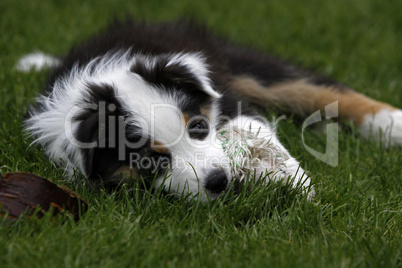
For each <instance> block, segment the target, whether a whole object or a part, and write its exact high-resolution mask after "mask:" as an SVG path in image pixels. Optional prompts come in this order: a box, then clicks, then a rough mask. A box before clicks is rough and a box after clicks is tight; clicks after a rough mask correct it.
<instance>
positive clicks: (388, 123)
mask: <svg viewBox="0 0 402 268" xmlns="http://www.w3.org/2000/svg"><path fill="white" fill-rule="evenodd" d="M359 128H360V131H361V132H362V134H363V135H364V136H366V137H370V136H372V137H374V138H375V139H376V140H378V141H379V142H381V143H383V144H384V145H385V146H387V147H388V146H389V145H391V146H402V110H391V109H383V110H381V111H379V112H378V113H376V114H374V115H371V114H368V115H366V116H365V117H364V121H363V123H362V124H361V126H360V127H359Z"/></svg>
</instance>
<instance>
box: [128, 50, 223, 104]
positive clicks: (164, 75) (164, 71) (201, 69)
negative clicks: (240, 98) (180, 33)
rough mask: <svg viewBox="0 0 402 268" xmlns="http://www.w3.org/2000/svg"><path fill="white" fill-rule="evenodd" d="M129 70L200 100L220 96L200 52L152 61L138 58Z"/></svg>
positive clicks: (150, 81) (153, 82)
mask: <svg viewBox="0 0 402 268" xmlns="http://www.w3.org/2000/svg"><path fill="white" fill-rule="evenodd" d="M130 70H131V72H133V73H136V74H138V75H139V76H141V77H142V78H143V79H144V80H145V81H147V82H148V83H150V84H153V85H156V86H163V87H164V88H165V89H167V90H171V89H175V90H181V91H182V92H184V93H186V94H189V95H192V96H194V97H196V98H197V99H199V100H200V102H203V101H204V100H207V99H215V98H219V97H220V96H221V94H220V93H218V92H217V91H215V90H214V89H213V88H212V86H211V81H210V79H209V77H208V74H209V70H208V66H207V64H206V63H205V60H204V58H203V57H202V55H201V54H196V53H185V54H184V53H183V54H182V53H180V54H176V55H166V56H164V57H160V58H157V59H155V60H154V62H152V63H149V62H142V61H140V60H138V61H137V62H136V63H135V64H134V65H133V66H132V67H131V69H130Z"/></svg>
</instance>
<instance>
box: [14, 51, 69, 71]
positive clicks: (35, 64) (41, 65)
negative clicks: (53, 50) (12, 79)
mask: <svg viewBox="0 0 402 268" xmlns="http://www.w3.org/2000/svg"><path fill="white" fill-rule="evenodd" d="M60 63H61V61H60V60H59V59H58V58H56V57H53V56H51V55H47V54H44V53H42V52H35V53H31V54H27V55H25V56H24V57H22V58H21V59H20V60H19V61H18V63H17V66H16V68H17V70H18V71H20V72H29V71H30V70H32V69H34V70H36V71H40V70H42V69H45V68H50V67H57V66H58V65H60Z"/></svg>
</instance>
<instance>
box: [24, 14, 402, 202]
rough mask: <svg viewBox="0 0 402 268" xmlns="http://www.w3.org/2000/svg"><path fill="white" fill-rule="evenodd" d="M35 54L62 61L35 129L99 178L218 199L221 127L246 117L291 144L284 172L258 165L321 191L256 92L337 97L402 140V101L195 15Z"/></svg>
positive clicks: (314, 107)
mask: <svg viewBox="0 0 402 268" xmlns="http://www.w3.org/2000/svg"><path fill="white" fill-rule="evenodd" d="M35 65H36V66H39V65H50V66H52V67H54V69H53V71H52V72H51V75H50V77H49V79H48V81H47V83H46V86H45V89H44V92H43V93H42V94H41V95H40V96H39V97H37V99H36V103H35V104H34V105H33V106H32V107H31V108H30V110H29V118H28V119H27V120H26V121H25V129H26V130H27V131H28V132H29V133H30V134H31V135H32V136H33V137H34V139H35V142H36V143H38V144H40V145H42V146H43V148H44V151H45V152H46V154H47V155H48V156H49V157H50V159H52V160H53V161H56V162H58V163H60V164H62V165H64V166H65V167H67V169H68V170H74V169H78V170H80V171H81V172H82V173H83V174H84V175H85V176H86V177H87V178H88V179H89V180H91V181H92V182H102V183H104V184H106V185H115V184H118V183H120V182H121V181H122V180H125V181H130V180H134V179H137V178H142V179H143V180H145V181H147V180H155V181H154V182H155V184H154V185H155V186H156V187H160V186H161V187H164V189H165V190H166V191H168V192H171V193H178V194H181V193H185V194H190V195H193V196H197V197H199V198H200V199H201V200H207V199H215V198H217V197H218V196H219V195H220V194H222V193H224V192H225V191H227V190H228V188H229V186H230V185H231V182H232V180H233V179H235V178H234V175H233V174H232V172H231V166H230V165H231V164H230V163H231V162H230V159H228V155H227V154H226V153H225V150H224V146H222V140H221V139H219V136H220V134H221V133H222V131H226V130H230V129H234V128H235V129H240V130H245V131H248V133H252V134H253V135H254V136H255V137H257V138H258V137H268V138H269V141H270V142H271V143H273V144H275V146H276V148H279V150H280V151H281V152H282V153H283V154H285V155H288V157H286V158H285V160H284V162H283V166H282V168H281V169H280V172H275V174H270V175H268V176H265V175H266V173H269V172H270V171H272V170H270V166H269V165H264V161H261V165H260V166H256V167H255V172H254V174H253V175H254V176H256V177H257V178H258V177H259V178H262V179H264V180H276V179H282V180H283V179H285V180H287V179H292V183H293V184H294V185H302V186H303V187H304V188H305V189H306V190H305V192H306V193H307V194H309V195H310V196H311V195H313V194H314V190H313V189H312V187H311V186H310V178H309V177H308V175H307V174H306V172H305V171H304V170H303V169H302V168H301V167H300V165H299V162H298V161H297V160H296V159H295V158H293V157H291V156H290V155H289V154H288V152H287V151H286V149H285V148H284V147H283V146H282V144H281V143H280V141H279V140H278V138H277V136H276V135H275V128H274V127H273V126H272V124H270V123H268V122H267V121H266V120H265V119H264V117H262V116H259V115H258V113H256V112H255V111H254V110H252V109H250V108H249V107H248V106H247V105H248V104H247V103H250V104H252V105H254V106H260V107H262V108H272V109H276V110H279V111H283V112H286V113H294V114H297V115H298V116H307V115H309V114H311V113H313V112H315V111H318V110H322V111H324V110H325V107H327V106H328V105H329V104H331V103H337V105H336V108H337V114H338V115H339V117H342V118H344V119H346V120H349V121H351V122H353V123H354V124H355V125H356V126H357V127H358V128H359V129H360V131H361V132H362V133H363V135H365V136H369V135H373V136H374V137H376V138H377V139H379V140H380V141H381V142H383V143H385V144H387V145H397V146H400V145H402V111H401V110H398V109H396V108H394V107H392V106H390V105H388V104H385V103H382V102H378V101H375V100H372V99H370V98H368V97H366V96H364V95H362V94H359V93H357V92H355V91H353V90H352V89H350V88H348V87H346V86H344V85H342V84H340V83H338V82H336V81H333V80H331V79H329V78H326V77H322V76H319V75H316V74H312V73H310V72H308V71H305V70H302V69H300V68H298V67H296V66H293V65H291V64H288V63H287V62H285V61H283V60H280V59H277V58H274V57H271V56H269V55H267V54H264V53H260V52H257V51H254V50H251V49H247V48H244V47H242V46H238V45H235V44H232V43H229V42H227V41H226V40H224V39H221V38H218V37H216V36H214V35H212V34H210V33H208V32H207V31H206V30H205V28H204V27H200V26H198V25H196V24H195V23H192V22H189V21H186V20H179V21H174V22H167V23H158V24H149V23H144V22H138V21H134V20H125V21H120V22H115V23H113V24H112V25H110V26H109V27H108V28H107V29H106V30H104V31H102V32H101V33H99V34H97V35H95V36H93V37H92V38H90V39H89V40H87V41H86V42H83V43H81V44H79V45H77V46H75V47H74V48H72V49H71V51H70V52H69V53H68V54H67V55H66V56H64V57H60V58H51V57H48V56H44V55H41V54H34V55H29V56H27V57H25V58H23V59H22V60H21V61H20V63H19V68H20V69H21V70H23V69H27V68H29V67H31V66H35ZM330 107H332V106H330ZM331 109H332V108H331ZM327 112H328V111H327Z"/></svg>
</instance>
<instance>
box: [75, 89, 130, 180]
mask: <svg viewBox="0 0 402 268" xmlns="http://www.w3.org/2000/svg"><path fill="white" fill-rule="evenodd" d="M87 92H88V94H87V96H86V98H85V101H84V103H82V104H80V105H79V108H80V111H79V112H77V113H76V114H75V117H74V118H73V119H72V122H73V123H74V124H76V128H75V132H74V133H73V135H74V138H75V140H77V141H78V144H81V145H82V146H81V148H80V149H81V152H82V154H83V161H84V163H83V168H84V171H85V175H87V176H88V177H91V176H93V175H94V174H96V173H98V171H97V170H96V169H97V167H96V166H97V165H98V164H97V163H96V162H97V161H98V160H99V159H97V157H96V152H97V151H99V150H100V149H102V148H103V149H105V148H107V146H108V145H109V144H111V143H112V144H116V141H115V140H113V141H111V139H116V138H117V136H116V135H114V136H113V137H112V136H110V133H114V134H115V133H117V132H116V131H117V129H114V130H109V129H110V128H111V127H113V128H116V125H115V124H114V125H111V124H110V122H109V118H111V117H112V116H114V117H117V116H124V114H125V113H124V111H123V108H122V105H121V103H120V102H119V100H118V99H117V98H116V90H115V89H114V88H113V87H112V86H110V85H107V84H100V85H95V84H90V85H88V91H87Z"/></svg>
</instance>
